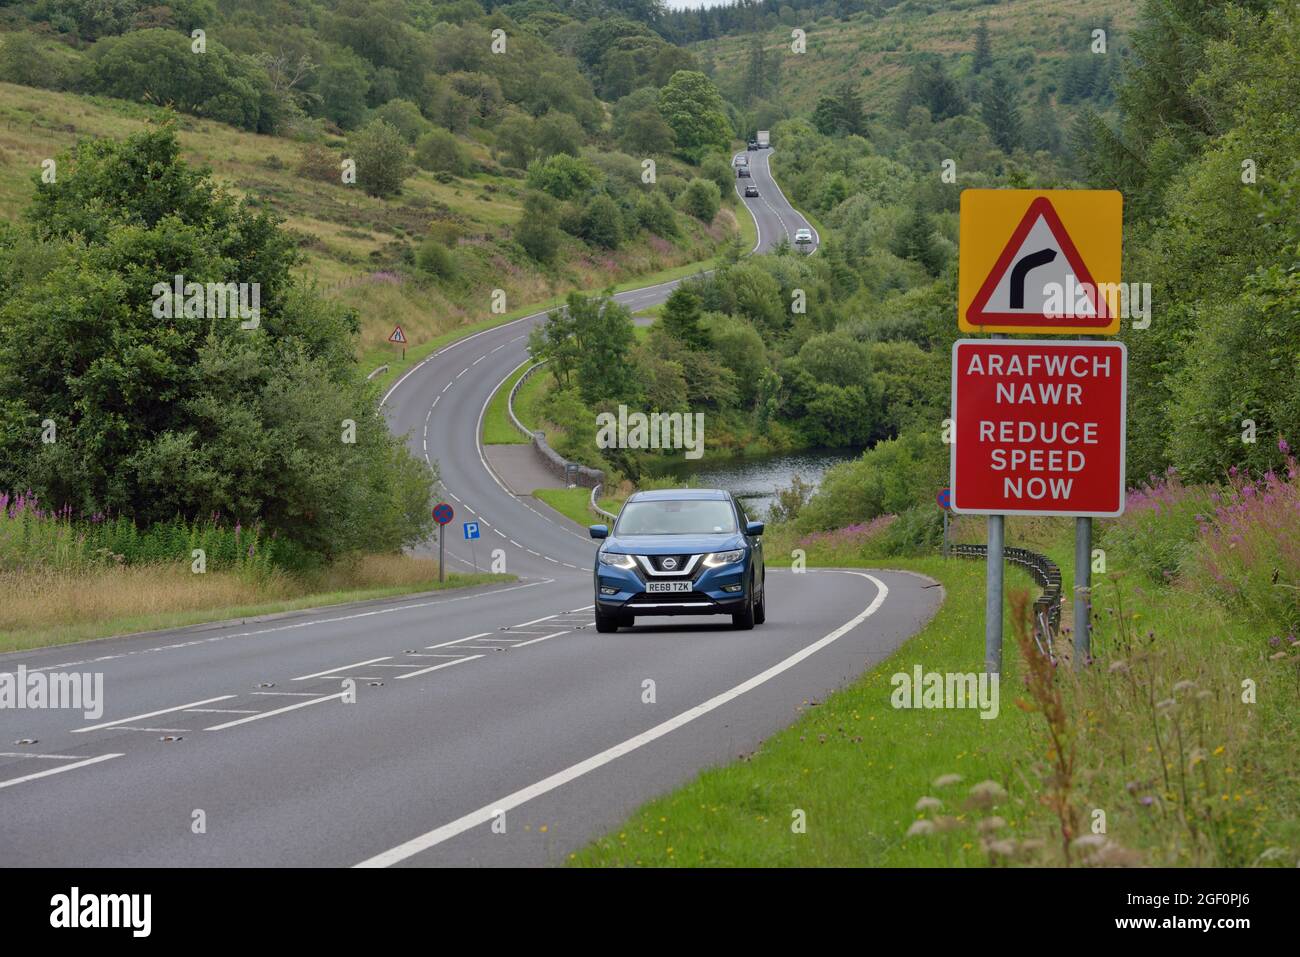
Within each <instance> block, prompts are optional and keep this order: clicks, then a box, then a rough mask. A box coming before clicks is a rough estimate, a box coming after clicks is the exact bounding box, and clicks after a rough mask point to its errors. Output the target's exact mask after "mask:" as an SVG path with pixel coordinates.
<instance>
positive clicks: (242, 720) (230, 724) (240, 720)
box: [203, 691, 348, 731]
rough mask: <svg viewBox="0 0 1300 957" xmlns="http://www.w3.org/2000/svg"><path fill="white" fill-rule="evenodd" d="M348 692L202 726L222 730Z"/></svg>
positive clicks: (331, 699)
mask: <svg viewBox="0 0 1300 957" xmlns="http://www.w3.org/2000/svg"><path fill="white" fill-rule="evenodd" d="M347 693H348V692H346V691H340V692H339V693H338V694H332V695H327V696H325V697H323V698H313V699H312V700H310V701H299V702H298V703H297V704H289V705H285V706H284V707H283V708H276V709H275V710H274V711H262V712H259V713H258V714H255V715H252V716H250V717H247V718H237V719H235V720H234V721H227V722H226V723H225V724H214V725H213V726H212V727H210V728H204V729H203V730H204V731H224V730H225V729H226V728H233V727H235V726H237V725H241V724H248V722H250V721H261V720H262V719H263V718H273V717H275V716H276V715H277V714H284V713H285V712H287V711H297V710H298V709H299V708H305V707H307V706H308V705H313V704H324V703H325V702H326V701H337V700H338V699H339V698H342V697H343V696H344V695H346V694H347Z"/></svg>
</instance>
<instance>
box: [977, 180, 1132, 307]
mask: <svg viewBox="0 0 1300 957" xmlns="http://www.w3.org/2000/svg"><path fill="white" fill-rule="evenodd" d="M966 321H967V322H969V323H971V324H972V325H1013V326H1014V325H1022V326H1044V325H1059V326H1060V327H1061V328H1063V329H1087V328H1092V327H1105V326H1109V325H1110V316H1109V314H1108V311H1107V303H1106V297H1105V296H1099V295H1098V294H1097V288H1096V285H1095V284H1094V283H1093V281H1092V274H1091V273H1090V272H1088V267H1087V266H1086V265H1084V262H1083V257H1082V256H1080V255H1079V250H1078V249H1077V248H1076V247H1075V245H1074V241H1073V240H1072V239H1070V234H1069V233H1068V232H1066V230H1065V226H1064V225H1063V224H1062V223H1061V217H1060V216H1058V215H1057V214H1056V209H1055V208H1054V207H1053V206H1052V201H1051V200H1050V199H1048V198H1047V197H1046V196H1039V197H1038V198H1037V199H1035V200H1034V201H1033V202H1032V203H1030V204H1029V209H1028V210H1026V211H1025V215H1024V218H1023V219H1021V220H1020V225H1018V226H1017V227H1016V229H1015V232H1013V233H1012V234H1011V239H1010V240H1009V241H1008V242H1007V245H1006V247H1005V248H1004V249H1003V250H1002V254H1001V255H1000V256H998V260H997V263H996V264H994V266H993V269H992V270H991V271H990V272H989V275H988V278H987V279H985V280H984V284H983V285H982V286H980V290H979V292H977V293H976V294H975V298H974V300H972V302H971V304H970V308H969V309H967V310H966Z"/></svg>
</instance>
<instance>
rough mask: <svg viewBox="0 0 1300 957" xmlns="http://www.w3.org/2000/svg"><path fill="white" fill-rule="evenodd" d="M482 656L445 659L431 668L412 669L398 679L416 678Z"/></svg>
mask: <svg viewBox="0 0 1300 957" xmlns="http://www.w3.org/2000/svg"><path fill="white" fill-rule="evenodd" d="M482 657H483V656H482V655H470V656H468V657H466V658H457V659H456V660H455V661H444V662H443V663H442V664H440V665H433V666H431V667H429V668H423V669H421V670H420V671H412V672H410V673H409V674H404V675H398V676H397V680H398V681H400V680H401V679H403V678H415V677H418V676H419V675H427V674H428V673H429V672H430V671H437V670H438V669H439V668H450V667H451V666H452V665H461V664H464V663H465V662H467V661H473V660H475V659H476V658H482Z"/></svg>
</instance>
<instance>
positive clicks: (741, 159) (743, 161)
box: [736, 153, 749, 166]
mask: <svg viewBox="0 0 1300 957" xmlns="http://www.w3.org/2000/svg"><path fill="white" fill-rule="evenodd" d="M736 165H737V166H748V165H749V157H748V156H746V155H745V154H744V153H741V154H739V155H738V156H737V157H736Z"/></svg>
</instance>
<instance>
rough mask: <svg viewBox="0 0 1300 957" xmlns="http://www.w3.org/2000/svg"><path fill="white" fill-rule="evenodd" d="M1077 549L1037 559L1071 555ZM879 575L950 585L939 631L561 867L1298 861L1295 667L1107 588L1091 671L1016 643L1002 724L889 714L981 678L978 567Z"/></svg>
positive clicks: (1017, 579)
mask: <svg viewBox="0 0 1300 957" xmlns="http://www.w3.org/2000/svg"><path fill="white" fill-rule="evenodd" d="M1065 544H1066V543H1064V542H1062V541H1059V540H1058V541H1057V542H1056V543H1054V545H1053V547H1051V548H1048V549H1046V550H1047V551H1048V552H1049V553H1051V554H1053V556H1054V557H1055V558H1056V559H1057V560H1058V561H1061V559H1063V558H1064V557H1065V555H1066V547H1065ZM779 553H780V549H779V548H771V549H769V554H772V555H775V554H779ZM809 560H810V563H812V562H814V561H815V560H816V556H815V553H814V552H813V551H812V550H810V552H809ZM843 564H855V565H860V566H866V565H867V564H868V563H867V562H865V561H856V562H848V563H843ZM877 564H878V565H880V564H884V565H887V566H889V567H897V568H905V569H912V570H915V571H919V572H922V573H924V574H927V575H929V576H931V577H933V578H935V579H938V580H939V581H941V582H942V583H943V584H944V587H945V589H946V592H947V597H946V600H945V602H944V604H943V606H942V608H941V609H940V610H939V613H938V614H937V615H936V616H935V618H934V619H932V620H931V621H930V622H929V624H927V625H926V626H925V627H924V628H923V629H922V630H921V631H920V632H919V633H918V634H917V635H916V636H914V637H913V638H912V639H910V640H909V641H908V642H907V643H905V644H904V645H903V646H902V647H901V648H900V649H899V650H898V651H897V652H896V653H895V654H894V655H892V656H891V657H890V658H889V659H887V660H886V661H885V662H883V663H881V664H880V665H878V666H877V667H875V668H873V669H871V670H870V671H869V672H867V673H866V674H865V675H863V676H862V677H861V678H859V679H858V680H857V681H855V682H853V683H852V684H851V685H850V686H848V687H846V688H845V689H843V690H841V691H838V692H836V693H835V694H833V695H831V696H829V697H828V699H827V700H826V701H824V702H818V703H812V702H810V703H808V704H806V705H805V707H804V709H803V714H802V716H801V717H800V718H799V720H798V721H797V722H796V723H795V724H794V725H793V726H792V727H790V728H788V729H786V730H784V731H781V732H779V733H778V734H776V735H774V736H773V737H772V738H770V739H769V740H767V741H765V742H764V743H763V744H762V746H761V747H760V748H759V749H758V751H757V752H756V753H754V754H752V755H748V756H746V757H744V758H742V760H741V761H739V762H738V763H735V764H732V765H728V766H725V767H719V768H713V769H710V770H707V771H705V772H703V773H701V774H700V775H699V776H698V777H697V778H696V779H695V780H694V781H692V782H691V783H689V784H687V785H686V786H684V787H682V788H680V789H678V790H676V791H674V792H672V793H670V794H668V795H666V796H664V797H661V798H659V799H657V800H654V801H652V802H650V803H648V804H647V805H645V806H644V807H642V808H641V809H640V810H639V811H637V812H636V813H635V814H634V815H633V816H632V817H631V818H629V819H628V820H627V821H626V822H624V823H623V825H621V826H620V827H619V828H617V829H616V830H614V831H613V832H611V833H610V834H608V835H607V836H605V837H603V838H601V839H600V840H598V841H596V842H594V843H593V844H591V845H589V846H588V847H587V848H585V849H584V850H583V851H581V852H579V853H577V854H575V855H573V856H572V857H571V859H570V863H571V864H575V865H578V866H619V865H645V866H692V865H694V866H701V865H715V866H722V865H726V866H855V867H861V866H988V865H1004V864H1016V863H1019V864H1033V865H1061V864H1076V865H1077V864H1085V865H1095V866H1104V865H1140V864H1147V865H1156V866H1161V865H1163V866H1251V865H1266V864H1275V865H1280V866H1294V865H1295V864H1296V862H1297V859H1298V858H1300V787H1297V784H1298V783H1300V748H1297V747H1296V731H1295V728H1296V716H1297V699H1298V697H1300V658H1298V657H1297V656H1296V655H1295V654H1294V652H1293V653H1291V654H1289V655H1288V654H1284V653H1281V652H1274V647H1275V646H1274V645H1270V644H1269V643H1268V640H1267V639H1265V638H1264V637H1263V636H1262V635H1261V634H1259V633H1258V629H1257V628H1256V627H1255V626H1253V625H1252V624H1251V623H1250V622H1249V621H1246V620H1243V619H1242V618H1241V617H1234V616H1233V615H1231V614H1229V612H1228V611H1226V610H1225V609H1224V608H1223V607H1222V606H1220V605H1218V604H1216V603H1215V602H1214V601H1212V600H1210V599H1208V598H1206V597H1205V596H1204V595H1202V594H1200V593H1197V592H1195V591H1192V590H1179V589H1174V588H1154V589H1153V588H1147V589H1143V588H1142V587H1141V586H1140V585H1137V586H1130V585H1128V584H1126V582H1125V579H1124V578H1123V576H1119V575H1115V576H1108V577H1107V578H1106V579H1105V580H1104V581H1101V582H1098V583H1096V600H1095V605H1094V617H1095V619H1096V625H1095V632H1094V640H1093V654H1094V658H1095V663H1094V664H1093V666H1092V667H1091V668H1089V669H1087V670H1086V671H1085V672H1084V673H1083V674H1082V675H1079V674H1076V673H1075V672H1074V671H1073V670H1072V669H1070V668H1069V667H1067V666H1064V665H1062V666H1060V667H1057V668H1054V669H1053V668H1051V667H1050V666H1049V667H1047V668H1045V669H1032V668H1029V667H1028V664H1029V663H1030V662H1036V661H1045V659H1042V658H1041V656H1039V657H1038V658H1037V659H1036V658H1034V657H1033V656H1034V655H1037V652H1035V651H1032V643H1031V646H1030V647H1031V652H1030V654H1029V655H1026V654H1025V653H1024V652H1023V651H1022V650H1020V649H1018V648H1017V642H1016V640H1015V639H1014V638H1013V637H1010V636H1008V637H1007V638H1006V640H1005V642H1004V655H1003V661H1004V665H1003V667H1004V671H1003V674H1002V682H1001V692H1002V693H1001V695H1000V701H999V711H998V715H997V717H996V718H995V719H990V720H984V719H981V717H980V714H979V712H978V711H976V710H973V709H942V708H931V709H918V710H910V709H896V708H895V707H894V706H893V704H892V703H891V695H892V694H893V693H894V688H895V686H894V683H893V681H892V677H893V676H894V675H895V674H897V673H904V674H910V673H911V672H912V670H913V668H914V667H915V666H917V665H920V666H921V668H922V670H923V671H924V672H927V673H929V672H938V673H941V674H943V673H969V672H977V671H979V670H980V667H981V661H982V658H983V616H982V615H981V614H979V613H978V609H979V608H980V607H981V603H982V601H983V584H984V566H983V564H982V563H980V562H976V561H965V560H960V559H953V560H948V561H944V560H942V559H939V558H922V559H890V560H887V561H885V562H883V563H877ZM1061 567H1062V568H1063V569H1068V568H1069V565H1068V564H1067V563H1063V564H1062V566H1061ZM1021 589H1023V590H1026V591H1028V590H1030V587H1029V582H1028V579H1027V578H1026V577H1025V576H1024V575H1023V574H1022V573H1021V572H1020V571H1018V570H1015V569H1013V568H1010V567H1009V568H1008V596H1009V597H1010V595H1012V594H1013V593H1014V592H1015V591H1017V590H1021ZM1067 593H1068V590H1067ZM1007 620H1008V622H1011V623H1012V624H1013V625H1014V610H1013V609H1012V608H1011V607H1010V602H1008V609H1007ZM1063 620H1064V621H1066V622H1068V621H1069V620H1070V619H1069V610H1068V609H1067V610H1066V612H1065V614H1064V615H1063ZM1061 641H1065V642H1068V641H1069V636H1068V635H1066V636H1062V637H1061V638H1058V642H1061ZM1274 641H1276V639H1274ZM1245 682H1249V684H1245ZM1246 698H1249V699H1250V700H1249V701H1247V700H1245V699H1246ZM955 775H960V778H956V779H954V777H953V776H955ZM800 819H802V820H804V821H806V830H804V831H803V832H800V831H799V830H798V829H797V828H795V827H794V826H793V825H794V824H795V823H796V822H797V821H798V820H800ZM1099 828H1104V831H1102V832H1099V831H1098V829H1099Z"/></svg>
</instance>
